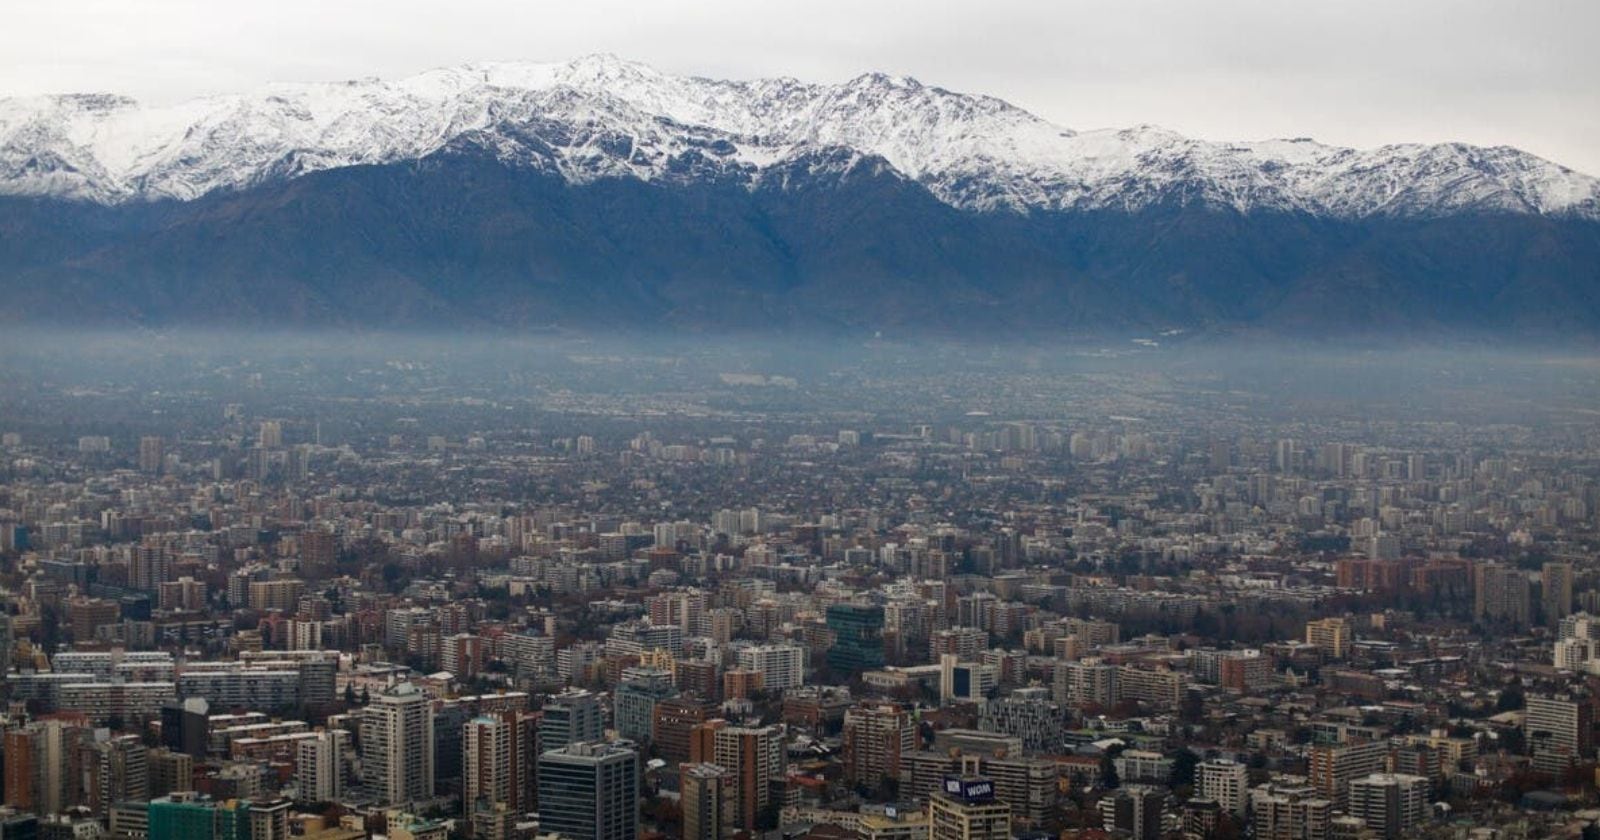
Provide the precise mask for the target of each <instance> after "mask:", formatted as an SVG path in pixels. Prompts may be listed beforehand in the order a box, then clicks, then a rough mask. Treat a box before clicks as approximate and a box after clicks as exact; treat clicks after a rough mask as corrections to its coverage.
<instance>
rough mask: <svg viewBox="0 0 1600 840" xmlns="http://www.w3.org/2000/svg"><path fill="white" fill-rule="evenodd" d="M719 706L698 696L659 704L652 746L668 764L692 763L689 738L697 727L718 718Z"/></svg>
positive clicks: (681, 697) (655, 715)
mask: <svg viewBox="0 0 1600 840" xmlns="http://www.w3.org/2000/svg"><path fill="white" fill-rule="evenodd" d="M715 710H716V704H714V703H712V702H711V701H709V700H706V699H704V698H702V697H700V696H698V695H694V694H684V695H681V696H678V697H670V698H667V699H665V700H661V701H659V702H657V703H656V706H655V710H654V713H653V718H654V720H653V723H652V726H651V742H652V743H653V744H654V745H655V749H656V753H657V754H659V755H660V756H661V758H662V760H664V761H666V762H668V763H669V764H683V763H685V762H688V761H689V737H690V733H692V732H693V731H694V728H695V727H696V726H699V725H700V724H702V723H705V722H706V721H708V720H710V719H711V718H713V717H715Z"/></svg>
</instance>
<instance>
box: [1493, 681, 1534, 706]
mask: <svg viewBox="0 0 1600 840" xmlns="http://www.w3.org/2000/svg"><path fill="white" fill-rule="evenodd" d="M1526 704H1527V699H1526V697H1524V695H1523V691H1522V683H1521V682H1512V683H1511V684H1510V685H1508V686H1506V687H1505V688H1504V689H1502V690H1501V691H1500V698H1499V699H1498V700H1496V701H1495V703H1494V708H1495V711H1497V712H1514V711H1516V710H1518V709H1521V708H1522V707H1523V706H1524V705H1526Z"/></svg>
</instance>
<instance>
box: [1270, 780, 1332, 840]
mask: <svg viewBox="0 0 1600 840" xmlns="http://www.w3.org/2000/svg"><path fill="white" fill-rule="evenodd" d="M1250 809H1251V820H1252V828H1253V829H1254V835H1255V837H1256V838H1257V840H1308V838H1318V837H1327V836H1328V821H1329V820H1330V819H1332V816H1333V803H1332V802H1329V801H1328V800H1326V799H1323V798H1321V797H1319V796H1317V793H1316V790H1315V789H1314V788H1311V787H1308V786H1293V787H1281V786H1274V785H1264V786H1262V787H1259V788H1256V789H1255V790H1252V791H1251V792H1250Z"/></svg>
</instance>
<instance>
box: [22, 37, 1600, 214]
mask: <svg viewBox="0 0 1600 840" xmlns="http://www.w3.org/2000/svg"><path fill="white" fill-rule="evenodd" d="M466 148H470V149H474V150H480V151H487V152H488V153H490V154H492V155H493V156H494V157H496V158H497V159H498V160H500V161H502V162H505V163H508V164H511V165H514V166H519V167H528V168H534V169H542V170H547V171H553V172H558V173H559V174H560V175H561V176H562V177H563V178H565V179H566V180H567V181H568V182H569V183H574V184H586V183H592V182H595V181H597V180H601V179H611V178H633V179H639V180H643V181H655V182H683V181H693V180H717V181H732V182H736V183H742V184H744V185H746V186H749V187H752V188H753V187H756V186H758V185H762V184H771V183H772V179H774V178H786V177H789V176H790V175H791V174H792V173H793V171H794V166H795V164H796V163H797V162H804V163H806V165H815V162H816V161H818V160H826V161H835V162H837V161H840V160H845V161H849V160H857V159H862V158H877V159H881V160H882V161H885V162H887V164H888V165H889V166H890V167H892V168H893V170H894V171H895V172H897V173H898V174H899V175H901V176H903V177H905V178H907V179H910V180H912V181H915V182H917V183H919V184H921V185H923V186H924V187H926V188H927V190H928V191H929V192H930V193H931V194H932V195H934V196H935V197H937V198H938V199H939V200H940V201H942V202H944V203H946V204H948V205H951V206H953V207H957V208H961V209H965V210H977V211H990V210H1012V211H1023V212H1031V211H1041V210H1042V211H1077V210H1106V209H1109V210H1125V211H1137V210H1141V209H1143V208H1147V207H1151V206H1155V205H1165V204H1176V205H1179V206H1187V205H1196V204H1198V205H1205V206H1210V207H1217V208H1232V209H1235V210H1238V211H1241V212H1249V211H1255V210H1281V211H1294V212H1301V213H1306V214H1311V215H1314V216H1323V217H1330V218H1337V219H1362V218H1367V217H1374V216H1398V217H1413V218H1417V217H1422V218H1425V217H1430V216H1440V215H1450V214H1454V213H1460V212H1467V211H1494V212H1499V213H1510V214H1522V215H1538V216H1546V217H1554V218H1580V219H1596V218H1600V180H1596V179H1595V178H1592V177H1589V176H1587V175H1583V174H1580V173H1577V172H1574V171H1572V170H1570V169H1567V168H1565V167H1562V166H1560V165H1558V164H1555V163H1552V162H1549V161H1546V160H1543V159H1540V158H1537V157H1535V156H1533V155H1529V154H1526V153H1523V152H1520V151H1517V150H1515V149H1510V148H1505V147H1495V148H1481V147H1473V146H1466V145H1461V144H1446V145H1435V146H1427V145H1394V146H1384V147H1381V148H1376V149H1365V150H1355V149H1346V148H1337V147H1332V146H1326V145H1322V144H1319V143H1316V142H1313V141H1311V140H1305V139H1295V140H1268V141H1259V142H1243V143H1217V142H1207V141H1200V140H1194V139H1190V138H1186V137H1182V136H1180V135H1177V134H1174V133H1172V132H1169V131H1164V130H1161V129H1158V128H1154V127H1149V126H1140V127H1136V128H1130V129H1126V130H1120V131H1119V130H1104V131H1084V132H1076V131H1072V130H1070V129H1067V128H1063V127H1060V126H1057V125H1054V124H1051V123H1049V122H1047V121H1045V120H1042V119H1040V118H1038V117H1035V116H1033V115H1032V114H1029V113H1027V112H1026V111H1023V110H1021V109H1018V108H1016V107H1013V106H1011V105H1009V104H1007V103H1005V102H1002V101H1000V100H998V99H994V98H991V97H985V96H970V95H964V94H959V93H952V92H950V91H946V90H943V89H940V88H937V87H930V86H927V85H923V84H921V83H919V82H917V81H916V80H914V79H908V78H902V77H893V76H886V75H883V74H869V75H864V76H861V77H859V78H856V79H853V80H851V81H848V82H845V83H843V84H838V85H819V84H808V83H804V82H799V81H796V80H793V79H762V80H756V81H719V80H712V79H703V78H690V77H681V76H671V75H667V74H663V73H660V72H657V71H655V70H653V69H651V68H650V67H647V66H644V65H641V64H636V63H631V62H627V61H622V60H619V59H616V58H614V57H610V56H591V57H587V58H581V59H578V60H575V61H572V62H569V63H564V64H533V63H493V64H473V65H467V66H462V67H453V68H445V69H439V70H433V71H429V72H426V73H422V74H420V75H416V76H412V77H410V78H406V79H400V80H396V81H383V80H377V79H364V80H358V81H351V82H344V83H318V84H282V85H272V86H269V87H267V88H265V89H262V90H258V91H255V92H252V93H248V94H238V95H227V96H215V97H208V98H204V99H198V100H194V101H190V102H185V103H182V104H178V105H173V106H168V107H144V106H141V105H140V104H138V103H137V102H134V101H133V100H130V99H127V98H125V97H119V96H113V95H100V94H95V95H65V96H48V97H30V98H16V99H4V100H0V195H12V196H39V197H49V198H57V199H71V200H77V201H88V202H93V203H97V204H104V205H119V204H126V203H132V202H141V201H151V200H159V199H176V200H179V201H189V200H192V199H196V198H199V197H202V196H206V195H210V194H214V193H218V192H226V191H237V190H241V189H247V188H250V187H255V186H260V185H264V184H271V183H276V182H281V181H285V180H288V179H292V178H295V177H297V176H300V175H303V174H306V173H310V172H315V171H320V170H329V169H337V168H341V167H348V166H355V165H362V164H392V163H399V162H405V161H414V160H419V159H422V158H424V157H426V156H428V155H430V154H433V153H436V152H441V151H446V152H448V151H451V150H455V149H466ZM841 154H842V157H841ZM780 186H781V185H780Z"/></svg>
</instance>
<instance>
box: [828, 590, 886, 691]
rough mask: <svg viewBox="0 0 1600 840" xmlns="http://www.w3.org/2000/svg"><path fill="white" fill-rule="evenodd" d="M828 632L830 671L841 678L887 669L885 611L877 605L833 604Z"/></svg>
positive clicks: (830, 610)
mask: <svg viewBox="0 0 1600 840" xmlns="http://www.w3.org/2000/svg"><path fill="white" fill-rule="evenodd" d="M828 629H829V630H832V631H833V635H834V641H833V647H831V648H828V667H829V668H831V669H833V673H834V675H835V676H837V677H845V676H848V675H851V674H858V673H860V672H862V671H866V670H870V669H872V668H881V667H883V607H880V606H878V605H876V604H832V605H830V606H829V607H828Z"/></svg>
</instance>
